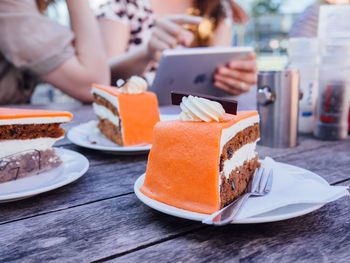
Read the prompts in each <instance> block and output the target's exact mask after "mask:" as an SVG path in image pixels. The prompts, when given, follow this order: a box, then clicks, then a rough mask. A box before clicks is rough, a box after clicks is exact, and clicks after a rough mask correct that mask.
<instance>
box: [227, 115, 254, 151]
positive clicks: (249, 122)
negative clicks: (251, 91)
mask: <svg viewBox="0 0 350 263" xmlns="http://www.w3.org/2000/svg"><path fill="white" fill-rule="evenodd" d="M255 123H259V115H254V116H252V117H250V118H246V119H243V120H241V121H239V122H238V123H236V124H235V125H232V126H231V127H229V128H226V129H223V130H222V134H221V141H220V155H221V154H222V150H223V148H224V146H225V144H226V143H227V142H228V141H230V140H231V139H232V138H233V137H235V136H236V134H237V133H238V132H240V131H243V130H244V129H245V128H248V127H250V126H253V125H254V124H255Z"/></svg>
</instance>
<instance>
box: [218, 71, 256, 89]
mask: <svg viewBox="0 0 350 263" xmlns="http://www.w3.org/2000/svg"><path fill="white" fill-rule="evenodd" d="M217 72H218V74H220V75H222V76H225V77H228V78H233V79H237V80H239V81H240V82H245V83H247V84H249V85H254V84H256V83H257V81H258V76H257V74H256V72H248V71H239V70H233V69H230V68H227V67H219V68H218V71H217Z"/></svg>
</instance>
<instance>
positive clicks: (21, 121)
mask: <svg viewBox="0 0 350 263" xmlns="http://www.w3.org/2000/svg"><path fill="white" fill-rule="evenodd" d="M70 120H71V119H70V118H69V117H33V118H18V119H10V120H0V125H15V124H20V125H22V124H23V125H27V124H47V123H64V122H69V121H70Z"/></svg>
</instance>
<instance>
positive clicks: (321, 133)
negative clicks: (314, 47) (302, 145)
mask: <svg viewBox="0 0 350 263" xmlns="http://www.w3.org/2000/svg"><path fill="white" fill-rule="evenodd" d="M349 95H350V39H349V40H345V39H328V40H325V41H323V43H322V47H321V66H320V75H319V95H318V100H317V114H316V123H315V128H314V135H315V136H316V137H318V138H320V139H324V140H341V139H345V138H346V137H347V135H348V115H349Z"/></svg>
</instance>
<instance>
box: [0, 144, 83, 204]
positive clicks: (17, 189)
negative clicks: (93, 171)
mask: <svg viewBox="0 0 350 263" xmlns="http://www.w3.org/2000/svg"><path fill="white" fill-rule="evenodd" d="M56 153H57V155H58V156H59V157H60V158H61V160H62V164H61V165H60V166H59V167H57V168H54V169H52V170H49V171H46V172H42V173H40V174H37V175H32V176H28V177H25V178H21V179H18V180H16V181H10V182H6V183H2V184H0V203H5V202H12V201H16V200H20V199H24V198H28V197H31V196H33V195H37V194H41V193H44V192H47V191H51V190H53V189H56V188H59V187H61V186H64V185H67V184H69V183H71V182H74V181H75V180H77V179H78V178H80V177H81V176H82V175H83V174H84V173H85V172H86V171H87V170H88V168H89V161H88V159H86V157H85V156H83V155H81V154H80V153H77V152H74V151H71V150H66V149H62V148H56Z"/></svg>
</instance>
